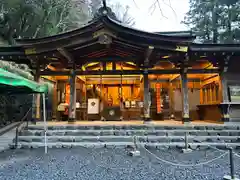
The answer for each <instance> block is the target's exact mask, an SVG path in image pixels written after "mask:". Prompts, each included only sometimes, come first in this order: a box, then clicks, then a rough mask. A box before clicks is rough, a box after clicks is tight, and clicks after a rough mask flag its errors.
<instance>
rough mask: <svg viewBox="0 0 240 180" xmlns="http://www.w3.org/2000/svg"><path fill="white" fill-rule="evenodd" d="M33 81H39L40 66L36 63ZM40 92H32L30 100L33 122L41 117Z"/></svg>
mask: <svg viewBox="0 0 240 180" xmlns="http://www.w3.org/2000/svg"><path fill="white" fill-rule="evenodd" d="M34 81H36V82H37V83H39V82H40V66H39V63H37V67H36V73H35V76H34ZM40 102H41V99H40V94H33V101H32V119H33V121H34V122H37V121H39V120H40V118H41V107H40Z"/></svg>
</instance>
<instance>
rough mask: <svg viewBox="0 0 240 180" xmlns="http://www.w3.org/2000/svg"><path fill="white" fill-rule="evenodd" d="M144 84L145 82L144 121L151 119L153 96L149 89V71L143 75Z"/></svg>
mask: <svg viewBox="0 0 240 180" xmlns="http://www.w3.org/2000/svg"><path fill="white" fill-rule="evenodd" d="M143 84H144V100H143V101H144V121H151V117H150V106H151V97H150V91H149V80H148V72H147V71H145V73H144V75H143Z"/></svg>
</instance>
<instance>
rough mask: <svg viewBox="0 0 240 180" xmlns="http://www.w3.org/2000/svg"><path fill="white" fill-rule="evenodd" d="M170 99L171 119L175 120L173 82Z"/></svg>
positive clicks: (170, 88)
mask: <svg viewBox="0 0 240 180" xmlns="http://www.w3.org/2000/svg"><path fill="white" fill-rule="evenodd" d="M169 99H170V119H175V114H174V113H175V112H174V91H173V84H172V82H170V83H169Z"/></svg>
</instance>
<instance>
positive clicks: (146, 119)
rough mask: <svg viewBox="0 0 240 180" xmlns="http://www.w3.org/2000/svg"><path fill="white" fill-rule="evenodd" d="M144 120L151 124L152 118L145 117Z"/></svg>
mask: <svg viewBox="0 0 240 180" xmlns="http://www.w3.org/2000/svg"><path fill="white" fill-rule="evenodd" d="M143 120H144V122H151V118H150V117H149V118H147V117H144V118H143Z"/></svg>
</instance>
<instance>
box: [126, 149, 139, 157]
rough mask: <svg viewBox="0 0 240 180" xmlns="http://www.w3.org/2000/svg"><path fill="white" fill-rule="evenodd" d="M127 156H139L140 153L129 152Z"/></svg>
mask: <svg viewBox="0 0 240 180" xmlns="http://www.w3.org/2000/svg"><path fill="white" fill-rule="evenodd" d="M129 155H130V156H140V155H141V153H140V151H138V150H135V151H130V152H129Z"/></svg>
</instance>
